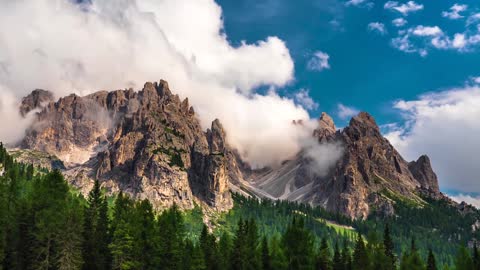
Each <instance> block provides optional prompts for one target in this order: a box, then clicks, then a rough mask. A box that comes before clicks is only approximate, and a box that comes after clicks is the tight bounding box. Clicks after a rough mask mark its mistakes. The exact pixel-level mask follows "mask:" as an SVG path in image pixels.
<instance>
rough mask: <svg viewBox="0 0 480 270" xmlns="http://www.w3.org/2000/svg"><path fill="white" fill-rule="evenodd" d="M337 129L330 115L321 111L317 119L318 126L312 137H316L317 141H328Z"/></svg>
mask: <svg viewBox="0 0 480 270" xmlns="http://www.w3.org/2000/svg"><path fill="white" fill-rule="evenodd" d="M336 131H337V128H336V127H335V123H334V122H333V119H332V117H330V115H328V114H327V113H325V112H322V114H321V116H320V118H319V119H318V127H317V128H316V129H315V130H314V131H313V137H314V138H317V139H318V141H319V142H325V141H330V140H331V139H332V136H333V134H335V132H336Z"/></svg>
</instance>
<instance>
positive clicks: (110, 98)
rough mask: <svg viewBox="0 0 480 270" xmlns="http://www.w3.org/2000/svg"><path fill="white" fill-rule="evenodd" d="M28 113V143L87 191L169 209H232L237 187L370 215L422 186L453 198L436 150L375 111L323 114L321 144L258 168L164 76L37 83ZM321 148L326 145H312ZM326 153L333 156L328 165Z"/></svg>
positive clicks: (317, 140)
mask: <svg viewBox="0 0 480 270" xmlns="http://www.w3.org/2000/svg"><path fill="white" fill-rule="evenodd" d="M20 111H21V113H22V115H26V114H28V113H35V121H34V123H33V124H32V126H31V127H30V128H29V129H28V130H27V132H26V136H25V138H24V139H23V141H22V142H21V144H20V145H19V148H20V149H24V150H28V151H37V152H43V153H48V155H46V156H53V157H55V158H57V157H58V159H60V160H61V161H62V162H63V164H62V166H57V167H60V168H62V169H64V172H65V175H66V176H67V178H68V180H69V181H70V182H71V183H72V184H74V185H75V186H77V187H78V188H79V189H80V190H81V191H82V192H83V193H86V192H88V191H89V190H90V189H91V187H92V185H93V181H94V180H95V179H98V180H99V181H100V182H101V184H102V186H103V187H104V188H106V189H107V191H109V192H111V193H115V192H119V191H122V192H124V193H127V194H130V195H131V196H132V197H133V198H136V199H145V198H148V199H149V200H150V201H151V202H152V203H153V204H154V205H155V206H156V207H159V208H163V207H168V206H171V205H172V204H177V205H179V206H181V207H182V208H187V209H188V208H192V207H193V206H194V203H195V202H196V203H199V204H201V205H204V206H207V207H210V208H212V209H215V210H219V211H224V210H228V209H230V208H231V207H232V205H233V204H232V199H231V193H230V192H231V191H234V192H241V193H243V194H246V195H249V196H251V195H253V196H258V197H266V198H271V199H285V200H291V201H299V202H305V203H310V204H312V205H320V206H323V207H325V208H326V209H328V210H330V211H334V212H339V213H342V214H344V215H346V216H348V217H351V218H361V219H362V218H366V217H367V216H368V215H369V214H371V213H374V212H375V213H377V214H379V215H387V216H388V215H393V214H394V208H393V203H394V201H395V200H398V199H402V200H408V201H411V202H413V203H417V204H422V203H423V200H422V198H421V196H419V194H420V193H421V194H428V195H429V196H434V197H436V196H437V197H438V196H443V195H442V194H441V193H440V191H439V187H438V181H437V177H436V175H435V173H434V172H433V170H432V167H431V165H430V160H429V158H428V157H427V156H422V157H420V158H419V159H418V160H417V161H412V162H407V161H405V160H404V159H403V158H402V156H401V155H400V154H399V153H398V152H397V151H396V150H395V149H394V147H393V146H392V145H391V144H390V143H389V142H388V140H387V139H385V138H384V137H383V136H382V134H381V132H380V129H379V127H378V125H377V124H376V122H375V120H374V119H373V117H372V116H371V115H369V114H368V113H365V112H362V113H360V114H359V115H357V116H355V117H353V118H352V119H351V121H350V123H349V125H348V126H347V127H345V128H344V129H342V130H337V128H336V127H335V124H334V122H333V120H332V118H331V117H330V116H329V115H328V114H326V113H322V115H321V117H320V119H319V120H318V124H317V128H316V129H315V130H314V131H313V133H312V138H311V139H312V141H313V142H314V144H313V145H311V144H307V145H308V146H306V147H305V148H304V149H302V150H301V151H300V152H299V153H298V154H297V155H296V157H295V158H294V159H292V160H287V161H285V162H283V163H282V164H281V166H278V167H275V168H264V169H262V170H252V169H250V167H249V165H248V164H246V163H245V162H243V161H242V160H241V158H240V157H239V155H238V154H237V153H236V151H235V149H232V148H231V147H230V146H229V144H228V142H227V140H226V132H225V130H224V129H223V127H222V124H221V122H220V121H219V120H215V121H213V122H212V123H211V127H210V128H209V129H208V130H206V131H204V130H202V127H201V125H200V122H199V120H198V118H197V117H196V115H195V111H194V109H193V107H191V106H190V104H189V101H188V99H184V100H180V98H179V96H178V95H174V94H172V92H171V91H170V89H169V86H168V83H167V82H166V81H163V80H161V81H160V82H159V83H146V84H145V85H144V87H143V89H142V90H140V91H138V92H135V91H134V90H133V89H128V90H117V91H112V92H107V91H100V92H97V93H94V94H91V95H88V96H83V97H80V96H77V95H70V96H67V97H62V98H60V99H59V100H58V101H53V95H51V94H50V93H49V92H47V91H44V90H35V91H33V92H32V94H31V95H29V96H27V97H25V98H24V99H23V102H22V104H21V106H20ZM32 111H33V112H32ZM294 123H296V124H297V122H295V121H294ZM298 123H302V122H301V121H298ZM315 147H324V148H322V149H324V150H323V152H322V151H319V152H312V151H311V150H312V148H315ZM325 149H326V150H325ZM17 151H21V150H17ZM331 152H332V153H333V152H334V153H336V154H335V155H334V154H331ZM322 155H323V156H322ZM330 155H332V156H330ZM17 156H18V157H19V158H21V157H22V156H25V155H21V154H18V155H17ZM334 156H335V157H334ZM322 159H324V160H325V159H326V160H328V159H333V161H332V162H331V163H327V165H325V164H323V165H322V166H323V167H322V170H321V172H320V170H318V168H317V167H316V166H320V165H317V162H318V160H322ZM56 162H57V163H56V164H58V160H57V161H56ZM42 164H48V162H43V163H42Z"/></svg>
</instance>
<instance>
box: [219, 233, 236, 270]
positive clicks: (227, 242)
mask: <svg viewBox="0 0 480 270" xmlns="http://www.w3.org/2000/svg"><path fill="white" fill-rule="evenodd" d="M232 245H233V243H232V239H231V237H230V235H229V234H228V233H227V232H225V231H224V232H223V233H222V235H221V236H220V241H219V242H218V256H219V258H218V266H219V268H220V269H229V267H230V254H231V253H232Z"/></svg>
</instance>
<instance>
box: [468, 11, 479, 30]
mask: <svg viewBox="0 0 480 270" xmlns="http://www.w3.org/2000/svg"><path fill="white" fill-rule="evenodd" d="M477 22H480V13H475V14H473V15H470V16H469V17H468V19H467V25H471V24H474V23H477ZM479 27H480V26H479Z"/></svg>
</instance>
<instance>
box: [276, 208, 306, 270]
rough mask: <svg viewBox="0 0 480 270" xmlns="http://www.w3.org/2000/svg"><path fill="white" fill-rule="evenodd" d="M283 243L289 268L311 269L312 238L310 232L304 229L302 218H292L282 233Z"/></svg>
mask: <svg viewBox="0 0 480 270" xmlns="http://www.w3.org/2000/svg"><path fill="white" fill-rule="evenodd" d="M283 245H284V247H285V255H286V257H287V260H288V268H289V269H311V268H312V267H313V265H314V261H313V260H312V258H313V257H314V252H313V245H314V240H313V236H312V234H311V232H310V231H309V230H307V229H305V225H304V220H303V218H298V219H296V218H295V217H294V218H293V221H292V223H291V224H290V225H289V226H288V228H287V230H286V231H285V234H284V235H283Z"/></svg>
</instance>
